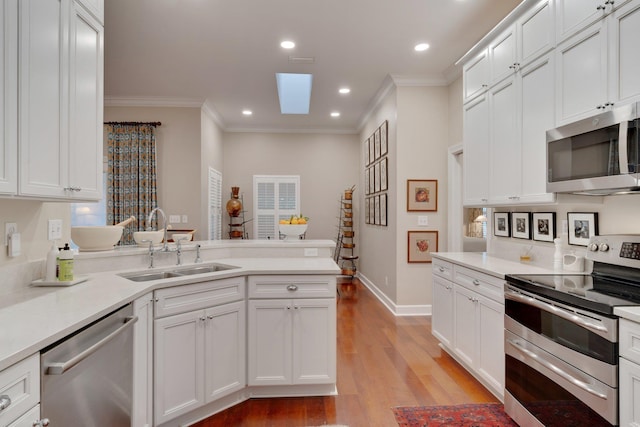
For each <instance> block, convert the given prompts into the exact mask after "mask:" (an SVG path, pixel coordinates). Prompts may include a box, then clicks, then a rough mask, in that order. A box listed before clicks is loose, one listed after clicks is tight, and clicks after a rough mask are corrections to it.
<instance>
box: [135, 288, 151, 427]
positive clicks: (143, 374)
mask: <svg viewBox="0 0 640 427" xmlns="http://www.w3.org/2000/svg"><path fill="white" fill-rule="evenodd" d="M133 313H134V315H135V316H138V321H137V322H136V323H135V324H134V325H133V403H132V409H131V425H132V426H140V427H150V426H152V425H153V293H152V292H149V293H148V294H146V295H144V296H142V297H140V298H138V299H137V300H135V301H134V302H133Z"/></svg>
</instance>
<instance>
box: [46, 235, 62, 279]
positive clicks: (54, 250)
mask: <svg viewBox="0 0 640 427" xmlns="http://www.w3.org/2000/svg"><path fill="white" fill-rule="evenodd" d="M58 254H59V251H58V247H57V246H56V242H55V241H53V242H52V244H51V250H50V251H49V252H47V261H46V272H45V275H44V281H45V282H55V281H56V280H57V272H58V270H57V269H58V265H57V263H58Z"/></svg>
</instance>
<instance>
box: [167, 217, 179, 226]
mask: <svg viewBox="0 0 640 427" xmlns="http://www.w3.org/2000/svg"><path fill="white" fill-rule="evenodd" d="M169 222H170V223H171V224H180V215H169Z"/></svg>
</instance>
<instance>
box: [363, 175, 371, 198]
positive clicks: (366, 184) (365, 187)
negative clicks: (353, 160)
mask: <svg viewBox="0 0 640 427" xmlns="http://www.w3.org/2000/svg"><path fill="white" fill-rule="evenodd" d="M370 193H371V192H370V191H369V168H366V169H365V170H364V194H365V196H366V195H369V194H370Z"/></svg>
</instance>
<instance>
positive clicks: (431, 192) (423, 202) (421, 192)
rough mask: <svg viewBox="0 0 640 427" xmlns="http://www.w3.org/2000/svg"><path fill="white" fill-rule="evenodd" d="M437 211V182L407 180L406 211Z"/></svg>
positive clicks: (431, 180)
mask: <svg viewBox="0 0 640 427" xmlns="http://www.w3.org/2000/svg"><path fill="white" fill-rule="evenodd" d="M437 210H438V180H436V179H408V180H407V211H409V212H436V211H437Z"/></svg>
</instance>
